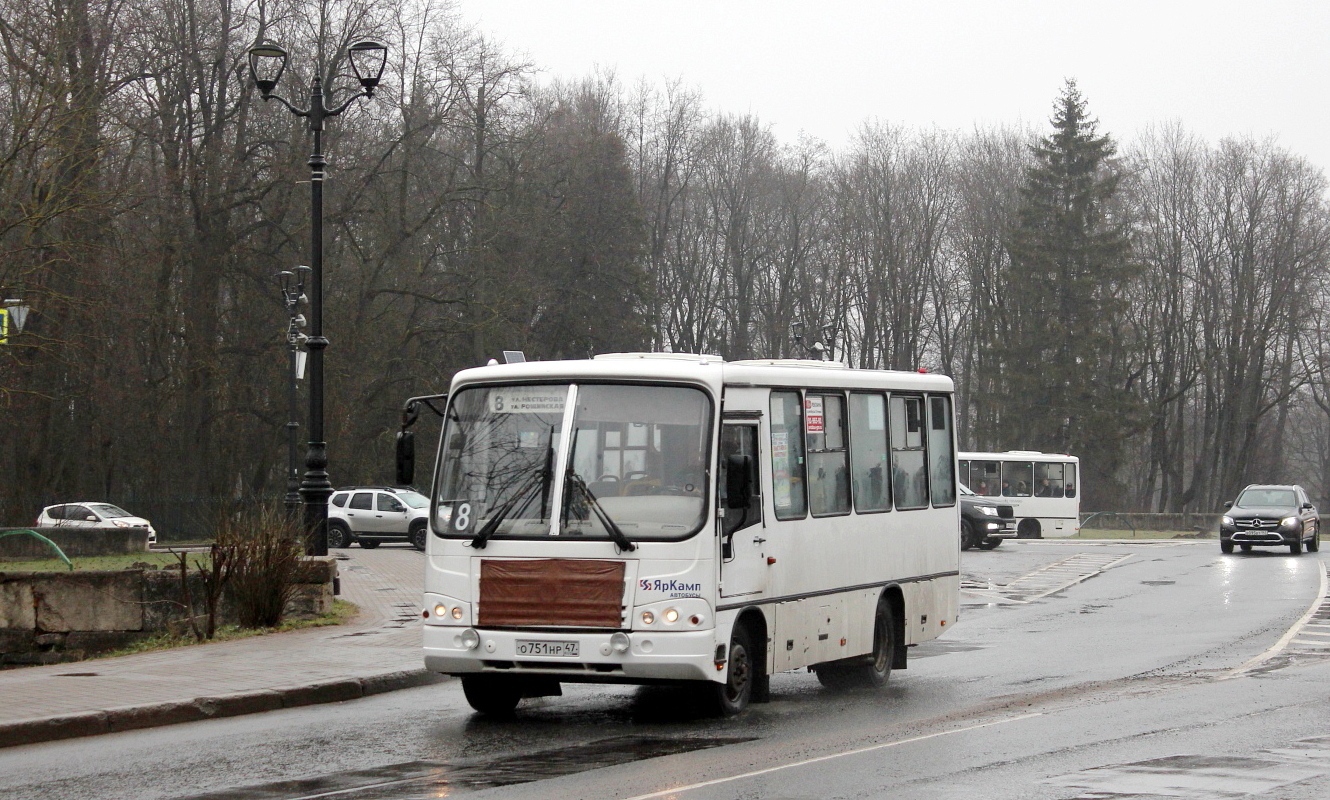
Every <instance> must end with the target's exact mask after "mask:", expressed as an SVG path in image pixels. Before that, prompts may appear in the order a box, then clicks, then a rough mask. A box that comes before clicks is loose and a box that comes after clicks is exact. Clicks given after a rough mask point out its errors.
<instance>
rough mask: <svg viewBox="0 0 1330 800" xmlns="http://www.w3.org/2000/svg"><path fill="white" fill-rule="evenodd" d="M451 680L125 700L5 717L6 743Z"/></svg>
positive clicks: (387, 676)
mask: <svg viewBox="0 0 1330 800" xmlns="http://www.w3.org/2000/svg"><path fill="white" fill-rule="evenodd" d="M446 680H448V679H447V677H445V676H443V675H439V674H437V673H434V672H429V671H428V670H424V669H420V670H403V671H400V672H388V673H384V674H381V675H370V676H367V677H364V678H346V679H344V680H336V681H326V682H323V683H315V684H309V685H306V686H292V687H287V688H281V689H259V690H257V691H252V692H236V693H234V694H225V695H214V696H208V697H196V698H194V699H192V700H182V701H173V702H166V703H153V704H149V705H142V706H120V707H116V708H107V709H101V710H98V711H89V712H86V713H82V714H69V715H66V716H60V717H45V718H41V719H21V720H15V721H13V722H0V747H17V746H19V745H25V744H38V743H40V742H51V741H56V740H58V739H74V738H77V737H80V736H96V735H98V734H102V733H118V732H120V731H132V730H140V729H142V728H156V727H159V726H162V725H175V724H177V723H180V722H198V721H200V720H205V719H220V718H222V717H235V716H239V715H241V714H257V713H259V712H262V711H276V710H278V709H282V708H298V707H300V706H309V705H315V704H318V703H336V702H340V701H343V700H356V699H359V698H361V697H369V696H371V695H376V694H383V693H384V692H393V691H397V690H398V689H411V688H414V687H417V686H426V685H429V684H433V683H441V682H443V681H446Z"/></svg>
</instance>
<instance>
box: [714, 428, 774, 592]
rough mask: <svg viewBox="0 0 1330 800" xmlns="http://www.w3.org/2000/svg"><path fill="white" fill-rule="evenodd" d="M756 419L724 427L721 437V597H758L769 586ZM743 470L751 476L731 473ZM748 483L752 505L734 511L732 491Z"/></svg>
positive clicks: (719, 483) (719, 495) (719, 491)
mask: <svg viewBox="0 0 1330 800" xmlns="http://www.w3.org/2000/svg"><path fill="white" fill-rule="evenodd" d="M757 431H758V428H757V421H756V420H753V421H751V422H748V421H745V422H742V423H730V422H727V423H725V424H724V425H723V426H722V428H721V434H720V459H719V461H720V468H719V470H718V471H717V472H718V480H717V497H719V498H720V505H721V512H722V513H721V517H720V520H719V525H720V530H719V531H718V532H719V534H720V550H721V568H720V596H721V597H739V596H742V595H752V594H760V593H761V592H763V591H764V590H766V588H767V570H768V566H767V553H766V550H767V548H766V547H765V544H766V541H767V540H766V536H765V534H766V528H765V526H763V524H762V482H761V479H760V478H759V475H760V474H761V473H760V470H759V462H758V448H757V443H758V436H757ZM739 468H742V469H744V470H745V472H746V473H747V474H746V475H745V474H734V475H731V473H732V472H734V470H736V469H739ZM745 483H746V484H747V489H746V494H747V495H748V503H747V505H745V506H742V507H731V505H732V503H731V498H730V493H731V491H732V490H736V489H738V488H739V487H740V486H742V485H743V484H745Z"/></svg>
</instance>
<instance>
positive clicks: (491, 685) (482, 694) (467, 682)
mask: <svg viewBox="0 0 1330 800" xmlns="http://www.w3.org/2000/svg"><path fill="white" fill-rule="evenodd" d="M462 694H464V695H466V701H467V702H468V703H470V704H471V707H472V708H474V709H475V710H476V711H479V712H480V713H482V714H488V715H490V716H495V717H499V716H506V715H508V714H511V713H513V709H515V708H517V704H518V703H520V702H521V701H522V687H521V686H519V685H518V684H517V681H515V680H513V679H512V678H510V677H508V676H506V675H463V676H462Z"/></svg>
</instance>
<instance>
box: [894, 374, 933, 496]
mask: <svg viewBox="0 0 1330 800" xmlns="http://www.w3.org/2000/svg"><path fill="white" fill-rule="evenodd" d="M922 405H923V398H922V397H900V396H897V395H892V397H891V490H892V494H893V495H894V496H895V498H896V508H897V509H908V508H924V507H926V506H927V505H928V472H927V467H926V465H925V463H924V432H923V424H922V423H921V419H922V417H923V414H922V413H921V411H922V409H921V408H920V406H922Z"/></svg>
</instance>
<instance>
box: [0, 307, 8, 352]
mask: <svg viewBox="0 0 1330 800" xmlns="http://www.w3.org/2000/svg"><path fill="white" fill-rule="evenodd" d="M8 343H9V309H7V308H0V344H8Z"/></svg>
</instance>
